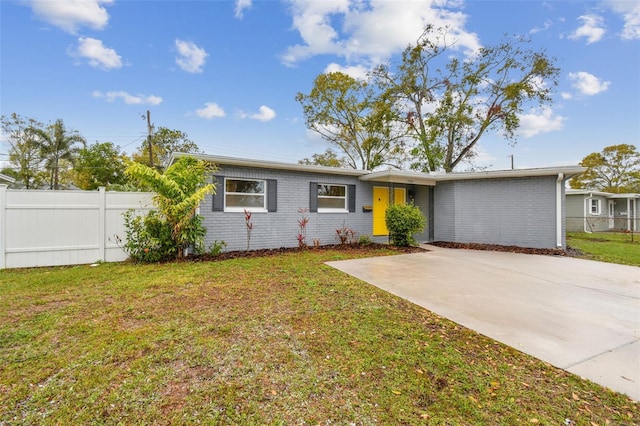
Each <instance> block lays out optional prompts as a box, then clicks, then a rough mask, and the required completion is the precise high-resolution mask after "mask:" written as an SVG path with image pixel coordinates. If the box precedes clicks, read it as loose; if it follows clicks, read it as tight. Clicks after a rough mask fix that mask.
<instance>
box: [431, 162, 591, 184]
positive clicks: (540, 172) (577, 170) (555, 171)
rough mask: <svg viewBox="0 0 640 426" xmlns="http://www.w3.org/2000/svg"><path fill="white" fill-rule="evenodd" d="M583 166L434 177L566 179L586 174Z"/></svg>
mask: <svg viewBox="0 0 640 426" xmlns="http://www.w3.org/2000/svg"><path fill="white" fill-rule="evenodd" d="M585 170H586V169H585V168H584V167H581V166H563V167H541V168H534V169H510V170H491V171H484V172H463V173H446V174H436V175H434V177H435V179H436V181H437V182H440V181H450V180H468V179H498V178H519V177H535V176H558V175H560V174H561V173H562V175H563V177H564V178H565V179H567V178H570V177H572V176H576V175H579V174H581V173H584V171H585Z"/></svg>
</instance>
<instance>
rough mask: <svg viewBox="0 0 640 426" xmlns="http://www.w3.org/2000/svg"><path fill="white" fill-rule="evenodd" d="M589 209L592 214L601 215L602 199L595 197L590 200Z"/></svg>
mask: <svg viewBox="0 0 640 426" xmlns="http://www.w3.org/2000/svg"><path fill="white" fill-rule="evenodd" d="M589 211H590V212H591V214H592V215H595V216H597V215H599V214H600V200H594V199H593V198H592V199H591V200H590V208H589Z"/></svg>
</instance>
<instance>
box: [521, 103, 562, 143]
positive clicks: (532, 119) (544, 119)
mask: <svg viewBox="0 0 640 426" xmlns="http://www.w3.org/2000/svg"><path fill="white" fill-rule="evenodd" d="M518 118H519V119H520V128H519V129H518V134H520V135H522V136H524V137H525V138H530V137H532V136H535V135H538V134H541V133H548V132H552V131H554V130H560V129H562V126H563V125H564V122H565V121H566V118H565V117H562V116H560V115H556V116H554V115H553V110H552V109H551V108H550V107H543V108H539V109H537V110H535V111H532V112H531V113H530V114H521V115H520V116H519V117H518Z"/></svg>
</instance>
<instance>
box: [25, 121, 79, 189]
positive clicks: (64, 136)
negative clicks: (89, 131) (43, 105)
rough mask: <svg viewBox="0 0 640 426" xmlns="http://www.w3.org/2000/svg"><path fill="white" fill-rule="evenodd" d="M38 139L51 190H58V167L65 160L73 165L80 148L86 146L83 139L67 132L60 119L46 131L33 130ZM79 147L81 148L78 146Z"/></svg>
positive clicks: (69, 131)
mask: <svg viewBox="0 0 640 426" xmlns="http://www.w3.org/2000/svg"><path fill="white" fill-rule="evenodd" d="M32 130H33V133H34V134H35V135H36V136H37V137H38V139H39V143H40V150H41V155H42V157H43V158H44V160H45V168H46V170H47V172H48V173H49V177H50V182H49V187H50V188H51V189H60V166H61V162H62V161H64V160H66V161H68V162H69V163H71V164H73V163H74V161H75V159H76V158H77V156H78V154H79V152H80V148H84V146H85V145H86V141H85V139H84V138H83V137H82V136H80V134H79V133H78V132H77V131H75V130H67V129H66V128H65V126H64V122H63V121H62V120H60V119H58V120H56V121H55V123H53V124H52V125H50V126H48V127H47V128H46V129H39V128H34V129H32ZM78 145H81V146H78Z"/></svg>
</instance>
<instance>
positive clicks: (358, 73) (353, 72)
mask: <svg viewBox="0 0 640 426" xmlns="http://www.w3.org/2000/svg"><path fill="white" fill-rule="evenodd" d="M368 71H369V70H368V69H367V68H366V67H363V66H362V65H356V66H344V67H343V66H342V65H338V64H336V63H331V64H329V65H327V67H326V68H325V69H324V72H325V73H326V74H328V73H331V72H341V73H343V74H347V75H349V76H351V77H353V78H355V79H358V80H366V79H367V72H368Z"/></svg>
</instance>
